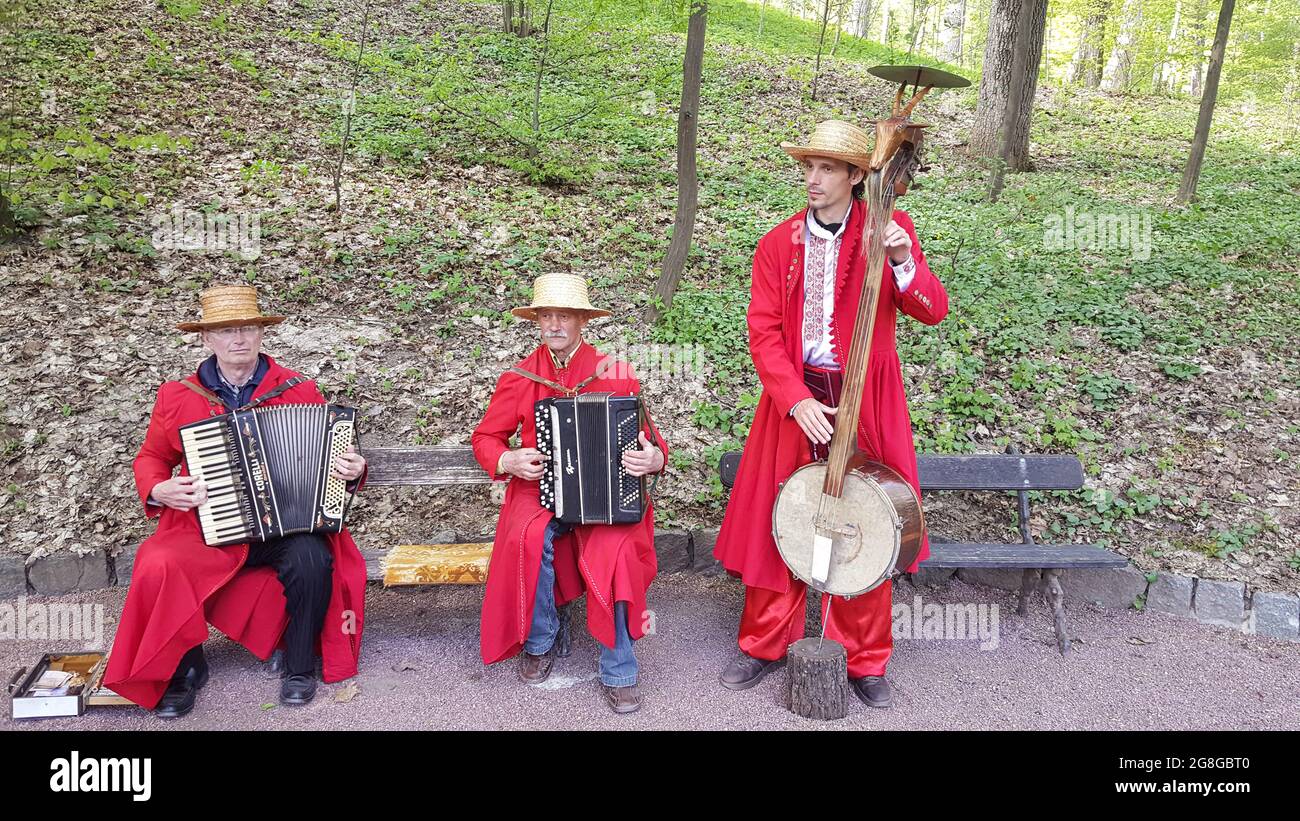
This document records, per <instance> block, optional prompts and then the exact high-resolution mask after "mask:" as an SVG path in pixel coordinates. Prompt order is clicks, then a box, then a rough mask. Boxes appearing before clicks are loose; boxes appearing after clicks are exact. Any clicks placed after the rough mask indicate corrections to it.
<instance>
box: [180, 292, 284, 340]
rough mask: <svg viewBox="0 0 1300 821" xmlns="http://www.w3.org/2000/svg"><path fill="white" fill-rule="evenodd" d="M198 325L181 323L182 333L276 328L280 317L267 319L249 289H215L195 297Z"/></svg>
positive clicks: (253, 293) (255, 296)
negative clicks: (222, 329)
mask: <svg viewBox="0 0 1300 821" xmlns="http://www.w3.org/2000/svg"><path fill="white" fill-rule="evenodd" d="M199 310H200V316H199V321H198V322H182V323H180V324H179V325H177V326H176V327H177V328H179V329H181V330H182V331H206V330H211V329H212V328H229V327H232V326H239V325H278V324H279V323H281V322H283V321H284V317H282V316H268V315H266V314H263V313H262V312H261V311H260V310H259V309H258V307H257V289H256V288H254V287H253V286H252V285H218V286H216V287H213V288H208V289H206V290H204V291H203V292H202V293H200V294H199Z"/></svg>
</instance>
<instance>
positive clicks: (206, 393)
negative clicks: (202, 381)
mask: <svg viewBox="0 0 1300 821" xmlns="http://www.w3.org/2000/svg"><path fill="white" fill-rule="evenodd" d="M180 383H181V384H182V385H184V386H185V387H187V388H189V389H190V390H192V391H194V392H195V393H197V394H198V395H199V396H202V397H203V398H204V399H206V400H208V401H209V402H211V403H213V404H214V405H220V406H221V407H223V408H224V407H225V406H226V403H225V402H222V401H221V399H220V398H219V397H218V396H217V395H216V394H215V393H213V392H212V391H210V390H208V389H207V388H201V387H199V386H198V385H195V384H194V383H193V382H191V381H190V380H188V379H182V380H180Z"/></svg>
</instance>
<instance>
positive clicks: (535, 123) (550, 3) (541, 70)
mask: <svg viewBox="0 0 1300 821" xmlns="http://www.w3.org/2000/svg"><path fill="white" fill-rule="evenodd" d="M554 6H555V0H546V17H545V18H543V20H542V53H541V54H540V55H539V56H538V58H537V74H536V76H535V77H534V78H533V110H532V118H531V120H530V122H529V125H530V126H531V129H532V135H533V136H532V142H531V143H530V144H529V147H528V156H530V157H537V156H538V155H540V154H541V153H542V146H541V143H542V122H541V116H542V81H543V80H544V79H545V78H546V58H547V57H549V56H550V52H551V9H552V8H553V7H554Z"/></svg>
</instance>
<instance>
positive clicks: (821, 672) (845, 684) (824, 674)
mask: <svg viewBox="0 0 1300 821" xmlns="http://www.w3.org/2000/svg"><path fill="white" fill-rule="evenodd" d="M819 644H820V645H821V647H820V649H819V648H818V645H819ZM786 693H787V695H788V696H789V704H790V712H792V713H794V714H796V715H801V716H803V717H804V718H815V719H817V720H819V721H829V720H832V719H836V718H844V716H845V715H847V714H848V695H849V659H848V654H847V653H846V652H845V651H844V645H842V644H840V643H839V642H838V641H832V640H830V639H825V640H822V639H800V640H799V641H796V642H795V643H794V644H792V645H790V653H789V658H788V660H787V661H786Z"/></svg>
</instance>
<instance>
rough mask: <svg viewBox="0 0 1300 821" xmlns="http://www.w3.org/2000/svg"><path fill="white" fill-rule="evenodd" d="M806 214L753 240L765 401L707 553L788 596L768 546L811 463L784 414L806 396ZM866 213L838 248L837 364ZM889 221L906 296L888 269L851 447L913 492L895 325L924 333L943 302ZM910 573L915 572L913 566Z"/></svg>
mask: <svg viewBox="0 0 1300 821" xmlns="http://www.w3.org/2000/svg"><path fill="white" fill-rule="evenodd" d="M806 213H807V212H806V211H800V212H799V213H798V214H795V215H794V216H793V217H791V218H790V219H788V220H786V221H784V222H782V223H781V224H780V225H778V226H777V227H775V228H773V229H772V230H771V231H769V232H768V233H767V235H766V236H764V237H763V238H762V239H761V240H759V242H758V250H757V251H756V252H755V253H754V271H753V281H752V286H751V288H752V290H751V294H750V302H749V313H748V320H749V350H750V354H751V355H752V356H753V359H754V367H755V368H756V369H757V370H758V377H759V380H760V381H761V382H762V383H763V395H762V396H761V397H760V398H759V401H758V408H757V409H756V410H755V412H754V423H753V426H752V427H751V428H750V430H749V438H748V439H747V440H746V441H745V450H744V455H743V456H742V457H741V460H740V467H739V470H738V472H737V474H736V483H735V485H734V486H733V487H732V490H731V502H730V503H729V504H728V505H727V513H726V515H725V516H724V517H723V520H722V529H721V531H720V532H719V533H718V541H717V544H716V546H715V547H714V550H713V555H714V557H715V558H717V559H718V561H720V562H722V565H723V566H724V567H725V568H726V569H727V571H728V572H730V573H732V574H734V575H738V576H740V577H741V578H742V579H743V580H744V582H745V584H747V585H749V586H751V587H761V588H764V589H767V590H774V591H778V592H785V591H786V590H788V589H789V584H790V573H789V570H788V569H787V568H786V565H785V562H783V561H782V560H781V556H780V554H779V553H778V552H777V549H776V542H775V541H774V540H773V539H772V506H773V504H774V503H775V502H776V496H777V492H778V490H779V487H778V486H779V485H780V483H781V482H784V481H785V480H786V479H787V478H788V477H789V476H790V474H791V473H793V472H794V471H795V469H797V468H799V467H800V466H802V465H805V464H807V463H808V462H810V461H812V457H811V454H810V453H809V447H808V438H807V437H806V436H805V435H804V433H803V431H802V430H801V429H800V428H799V424H798V423H797V422H795V420H794V418H793V417H791V416H790V409H791V408H793V407H794V406H795V405H796V404H798V403H799V402H801V401H802V400H804V399H807V398H809V397H810V396H811V395H812V394H811V392H810V391H809V390H808V388H807V387H806V386H805V385H804V382H803V338H802V329H803V303H804V289H803V232H804V219H805V215H806ZM864 214H865V206H864V205H863V203H862V202H861V201H859V200H855V201H854V203H853V212H852V214H851V215H850V216H849V222H848V225H847V226H846V227H845V230H844V238H843V240H842V245H841V247H840V254H839V259H838V267H837V268H836V278H835V311H834V315H833V316H832V319H831V342H832V345H833V346H834V350H835V358H836V361H838V362H839V363H840V365H841V367H842V366H843V363H844V362H845V361H846V360H847V359H848V351H849V346H850V344H851V343H852V340H853V331H854V323H855V320H856V318H857V312H858V300H859V297H860V296H861V294H862V285H863V281H864V279H865V278H864V276H863V271H864V270H865V268H866V260H865V259H864V256H863V254H862V253H861V247H860V246H861V241H862V221H863V216H864ZM894 220H895V221H897V222H898V224H899V225H901V226H902V227H903V228H904V230H906V231H907V233H908V235H909V236H910V237H911V238H912V258H913V259H914V260H915V261H916V273H915V275H914V277H913V279H912V282H911V285H910V286H909V287H908V289H907V292H906V293H904V294H900V293H899V292H898V286H897V285H896V284H895V283H894V277H893V274H892V273H891V272H890V269H889V265H888V262H886V264H885V266H884V269H883V271H882V274H881V275H882V276H884V277H885V280H884V283H885V284H884V287H883V288H882V291H881V299H880V301H879V308H878V310H877V312H876V327H875V338H874V339H873V340H872V344H871V358H870V360H869V361H868V363H867V378H866V387H865V390H864V392H863V397H862V413H861V417H860V424H859V427H858V447H859V448H861V449H862V450H863V451H864V452H865V453H867V454H868V455H869V456H871V457H872V458H874V459H876V460H877V461H880V462H883V463H885V464H886V465H889V466H890V467H892V468H894V469H895V470H897V471H898V472H899V473H900V474H902V475H903V477H904V478H906V479H907V480H908V481H909V482H910V483H911V484H912V486H913V487H914V488H916V489H917V492H918V494H919V493H920V485H919V483H918V482H917V473H916V448H915V446H914V445H913V443H912V421H911V417H910V416H909V415H908V412H907V397H906V396H905V395H904V393H903V374H902V368H901V366H900V365H899V361H898V353H897V351H896V349H895V347H894V323H895V321H896V319H897V315H898V312H899V311H902V312H903V313H905V314H907V315H908V316H910V317H913V318H914V319H917V320H920V321H921V322H924V323H925V324H927V325H934V324H936V323H938V322H939V321H940V320H942V319H943V318H944V317H945V316H946V315H947V314H948V295H947V292H946V291H944V288H943V284H942V283H940V282H939V279H938V278H937V277H936V276H935V275H934V274H933V273H931V272H930V266H929V265H928V264H926V261H925V254H923V253H922V252H921V243H920V241H919V240H918V239H917V237H916V230H915V229H914V228H913V226H912V220H911V218H910V217H908V215H907V214H905V213H904V212H902V211H895V212H894ZM929 554H930V548H929V542H928V540H927V541H925V542H924V543H923V544H922V546H921V552H920V555H919V556H918V558H917V562H920V561H922V560H924V559H925V558H926V557H927V556H929ZM912 569H913V570H914V569H915V565H913V567H912Z"/></svg>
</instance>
